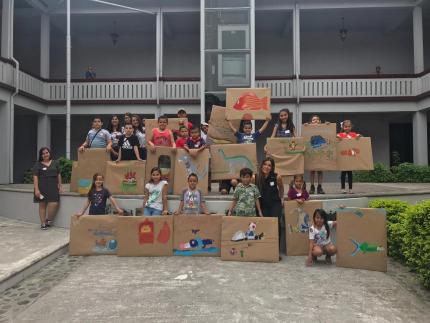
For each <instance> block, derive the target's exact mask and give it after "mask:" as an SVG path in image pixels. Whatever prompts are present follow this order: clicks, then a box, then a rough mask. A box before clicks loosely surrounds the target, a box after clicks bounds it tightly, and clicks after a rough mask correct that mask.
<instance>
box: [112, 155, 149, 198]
mask: <svg viewBox="0 0 430 323" xmlns="http://www.w3.org/2000/svg"><path fill="white" fill-rule="evenodd" d="M145 164H146V162H145V161H137V160H130V161H120V162H118V163H115V162H107V163H106V177H105V183H104V186H105V187H106V188H107V189H108V190H109V191H110V192H111V193H112V194H126V195H143V194H144V188H145Z"/></svg>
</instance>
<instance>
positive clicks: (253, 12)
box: [249, 0, 255, 128]
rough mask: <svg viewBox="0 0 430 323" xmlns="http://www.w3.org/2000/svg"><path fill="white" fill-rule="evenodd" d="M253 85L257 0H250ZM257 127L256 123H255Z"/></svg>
mask: <svg viewBox="0 0 430 323" xmlns="http://www.w3.org/2000/svg"><path fill="white" fill-rule="evenodd" d="M249 16H250V19H249V22H250V24H249V28H250V35H251V39H250V45H251V48H250V50H251V87H255V0H250V13H249ZM254 128H255V125H254Z"/></svg>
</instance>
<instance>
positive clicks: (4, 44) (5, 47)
mask: <svg viewBox="0 0 430 323" xmlns="http://www.w3.org/2000/svg"><path fill="white" fill-rule="evenodd" d="M12 9H13V0H3V6H2V25H1V56H2V57H6V58H9V57H11V56H12V52H13V43H12V33H11V29H12V28H13V26H12V24H13V17H11V14H10V13H11V11H12Z"/></svg>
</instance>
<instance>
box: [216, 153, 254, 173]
mask: <svg viewBox="0 0 430 323" xmlns="http://www.w3.org/2000/svg"><path fill="white" fill-rule="evenodd" d="M218 151H219V153H220V154H221V155H222V158H223V159H224V160H225V161H226V163H227V164H228V169H229V172H228V173H229V174H235V173H236V171H238V170H240V169H242V168H245V167H247V168H250V169H254V165H253V164H252V162H251V161H250V160H249V158H248V157H246V156H244V155H237V156H231V157H227V156H226V155H225V152H224V150H223V149H222V148H220V149H218Z"/></svg>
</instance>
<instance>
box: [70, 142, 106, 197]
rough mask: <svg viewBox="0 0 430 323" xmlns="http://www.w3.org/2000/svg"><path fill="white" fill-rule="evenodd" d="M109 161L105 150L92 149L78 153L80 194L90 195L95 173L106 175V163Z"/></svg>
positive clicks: (77, 170)
mask: <svg viewBox="0 0 430 323" xmlns="http://www.w3.org/2000/svg"><path fill="white" fill-rule="evenodd" d="M109 160H110V156H109V153H108V152H107V151H106V149H104V148H90V149H85V151H83V152H78V166H77V168H76V172H77V188H78V193H79V194H81V195H86V194H88V191H89V190H90V187H91V184H92V181H93V175H94V174H95V173H100V174H102V175H103V176H105V175H106V162H107V161H109Z"/></svg>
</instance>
